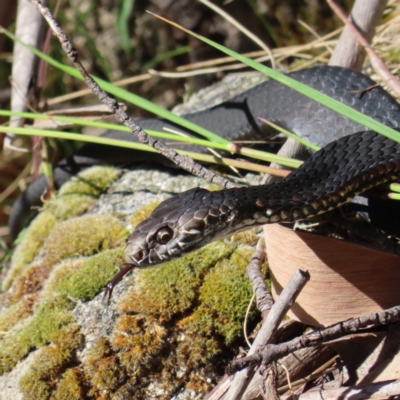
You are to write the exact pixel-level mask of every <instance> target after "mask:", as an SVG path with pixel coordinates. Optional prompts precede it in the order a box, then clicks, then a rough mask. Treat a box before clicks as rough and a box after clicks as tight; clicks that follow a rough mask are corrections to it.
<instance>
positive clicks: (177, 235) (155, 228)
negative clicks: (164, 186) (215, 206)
mask: <svg viewBox="0 0 400 400" xmlns="http://www.w3.org/2000/svg"><path fill="white" fill-rule="evenodd" d="M209 194H210V192H209V191H208V190H206V189H200V188H195V189H191V190H188V191H186V192H184V193H181V194H179V195H177V196H174V197H172V198H170V199H167V200H165V201H163V202H162V203H161V204H160V205H159V206H158V207H156V208H155V209H154V211H153V212H152V213H151V215H150V217H149V218H148V219H146V220H144V221H143V222H141V223H140V224H139V225H138V226H137V227H136V229H135V231H134V232H133V233H132V235H131V236H130V238H129V240H128V242H127V245H126V249H125V260H126V262H127V263H128V264H133V265H135V266H136V267H138V268H149V267H153V266H155V265H157V264H161V263H164V262H166V261H169V260H171V259H173V258H176V257H180V256H182V255H183V254H186V253H188V252H191V251H193V250H195V249H197V248H198V247H200V243H201V242H202V241H203V240H204V227H205V222H204V215H205V214H206V212H200V211H199V210H200V209H201V208H202V199H204V198H205V197H206V196H207V195H209ZM196 244H198V246H196Z"/></svg>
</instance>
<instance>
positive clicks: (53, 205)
mask: <svg viewBox="0 0 400 400" xmlns="http://www.w3.org/2000/svg"><path fill="white" fill-rule="evenodd" d="M95 202H96V199H94V198H92V197H90V196H83V195H80V194H71V195H69V196H61V197H60V196H58V197H55V198H54V199H52V200H51V201H50V202H48V203H47V204H45V206H44V207H45V210H46V211H48V212H50V213H52V214H53V215H54V216H55V217H56V218H57V220H59V221H63V220H66V219H70V218H73V217H79V216H80V215H82V214H84V213H85V212H86V211H88V210H89V209H90V208H92V207H93V205H94V204H95Z"/></svg>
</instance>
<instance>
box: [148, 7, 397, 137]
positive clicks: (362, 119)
mask: <svg viewBox="0 0 400 400" xmlns="http://www.w3.org/2000/svg"><path fill="white" fill-rule="evenodd" d="M149 13H150V14H152V15H154V16H155V17H157V18H159V19H161V20H162V21H164V22H167V23H168V24H170V25H172V26H174V27H176V28H178V29H180V30H182V31H184V32H186V33H188V34H189V35H191V36H193V37H195V38H196V39H199V40H201V41H202V42H204V43H207V44H209V45H210V46H212V47H214V48H216V49H218V50H220V51H221V52H223V53H225V54H227V55H229V56H231V57H234V58H236V59H237V60H238V61H241V62H243V63H244V64H246V65H248V66H249V67H252V68H253V69H255V70H257V71H259V72H262V73H263V74H265V75H268V76H269V77H270V78H273V79H275V80H276V81H278V82H280V83H282V84H283V85H286V86H288V87H290V88H292V89H294V90H296V91H298V92H300V93H302V94H303V95H305V96H307V97H309V98H311V99H313V100H316V101H318V102H319V103H320V104H323V105H324V106H326V107H328V108H330V109H332V110H333V111H336V112H338V113H339V114H341V115H344V116H345V117H347V118H349V119H351V120H353V121H355V122H357V123H358V124H361V125H364V126H366V127H367V128H369V129H371V130H373V131H375V132H377V133H380V134H382V135H384V136H386V137H388V138H389V139H392V140H394V141H396V142H400V133H399V132H397V131H395V130H394V129H391V128H389V127H387V126H385V125H383V124H381V123H379V122H377V121H375V120H374V119H372V118H370V117H367V116H366V115H364V114H362V113H360V112H358V111H355V110H353V109H352V108H351V107H348V106H346V105H344V104H342V103H340V102H339V101H337V100H334V99H332V98H331V97H329V96H327V95H324V94H322V93H320V92H318V91H317V90H314V89H312V88H310V87H308V86H307V85H304V84H303V83H300V82H297V81H296V80H294V79H292V78H290V77H289V76H287V75H284V74H281V73H280V72H277V71H274V70H273V69H271V68H268V67H266V66H264V65H262V64H260V63H258V62H256V61H254V60H251V59H249V58H247V57H244V56H242V55H241V54H239V53H236V52H235V51H233V50H230V49H228V48H226V47H224V46H222V45H220V44H218V43H216V42H214V41H212V40H210V39H207V38H205V37H203V36H201V35H197V34H196V33H194V32H192V31H190V30H188V29H185V28H183V27H182V26H180V25H178V24H176V23H174V22H171V21H168V20H167V19H165V18H163V17H160V16H159V15H156V14H153V13H151V12H149Z"/></svg>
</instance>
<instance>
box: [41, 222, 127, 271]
mask: <svg viewBox="0 0 400 400" xmlns="http://www.w3.org/2000/svg"><path fill="white" fill-rule="evenodd" d="M127 235H128V232H127V230H126V229H125V228H124V226H123V225H122V223H121V222H120V221H118V220H117V219H116V218H114V217H112V216H110V215H85V216H83V217H80V218H73V219H70V220H68V221H64V222H61V223H60V224H58V225H57V227H56V228H55V229H54V230H53V231H52V232H51V234H50V235H49V237H48V238H47V240H46V242H45V244H44V246H43V251H42V254H43V263H44V264H48V265H54V264H55V263H57V262H60V261H61V260H63V259H65V258H69V257H78V256H90V255H93V254H96V253H98V252H100V251H103V250H106V249H110V248H114V247H117V246H119V245H121V244H122V243H123V242H125V238H126V237H127Z"/></svg>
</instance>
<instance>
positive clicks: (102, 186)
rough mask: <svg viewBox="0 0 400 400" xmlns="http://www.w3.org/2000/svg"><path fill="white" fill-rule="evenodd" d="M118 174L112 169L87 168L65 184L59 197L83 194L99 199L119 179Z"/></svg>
mask: <svg viewBox="0 0 400 400" xmlns="http://www.w3.org/2000/svg"><path fill="white" fill-rule="evenodd" d="M120 173H121V171H120V170H118V169H116V168H113V167H102V166H100V167H99V166H95V167H91V168H88V169H86V170H84V171H82V172H81V173H79V174H78V175H76V176H75V177H73V178H72V179H71V180H69V181H68V182H67V183H65V184H64V185H63V186H62V188H61V189H60V191H59V195H60V196H65V195H70V194H81V195H83V194H84V195H89V196H92V197H99V196H100V195H101V194H102V193H103V192H104V191H105V190H107V189H108V188H109V187H110V185H111V184H112V183H113V182H114V181H115V180H116V179H117V178H118V177H119V175H120Z"/></svg>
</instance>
